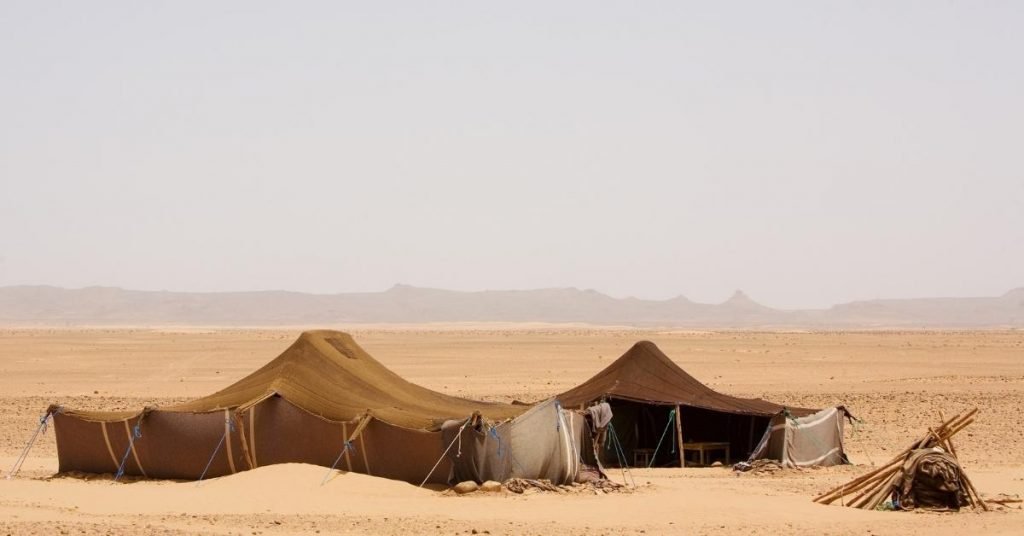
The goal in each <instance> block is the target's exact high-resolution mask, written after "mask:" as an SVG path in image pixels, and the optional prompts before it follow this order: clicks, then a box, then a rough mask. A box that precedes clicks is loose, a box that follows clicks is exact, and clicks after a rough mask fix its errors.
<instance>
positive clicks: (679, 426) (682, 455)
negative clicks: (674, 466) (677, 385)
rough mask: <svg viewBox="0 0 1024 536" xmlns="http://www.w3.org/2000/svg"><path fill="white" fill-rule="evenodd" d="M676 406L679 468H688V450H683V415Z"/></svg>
mask: <svg viewBox="0 0 1024 536" xmlns="http://www.w3.org/2000/svg"><path fill="white" fill-rule="evenodd" d="M680 409H681V408H680V406H679V404H676V443H677V444H678V445H679V467H686V450H685V449H684V448H683V414H682V412H681V411H680Z"/></svg>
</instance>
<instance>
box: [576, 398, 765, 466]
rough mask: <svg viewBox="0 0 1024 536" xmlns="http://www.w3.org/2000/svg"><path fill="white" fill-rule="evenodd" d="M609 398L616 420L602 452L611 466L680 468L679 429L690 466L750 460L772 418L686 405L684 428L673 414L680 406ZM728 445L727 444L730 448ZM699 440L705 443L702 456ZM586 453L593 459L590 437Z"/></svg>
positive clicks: (701, 443)
mask: <svg viewBox="0 0 1024 536" xmlns="http://www.w3.org/2000/svg"><path fill="white" fill-rule="evenodd" d="M608 403H609V404H610V405H611V407H612V412H613V417H612V424H611V428H610V430H609V434H608V438H607V440H606V441H605V445H604V446H603V447H602V448H601V451H600V453H599V455H600V457H601V463H602V465H604V466H606V467H619V466H621V464H622V461H623V459H624V461H625V463H626V464H627V465H628V466H630V467H638V466H639V467H646V466H651V467H679V466H680V457H679V449H680V447H679V432H682V438H683V443H684V444H685V445H687V449H685V452H684V454H685V456H686V465H687V466H698V465H701V464H704V465H710V464H712V463H714V462H721V463H723V464H727V463H732V462H736V461H738V460H745V459H747V457H748V456H749V455H750V453H751V452H752V451H753V450H754V447H755V446H757V441H758V440H759V439H760V438H761V434H762V433H763V432H764V430H765V427H766V426H768V421H769V418H768V417H761V416H756V415H736V414H731V413H724V412H720V411H713V410H707V409H702V408H694V407H688V406H681V408H680V413H681V415H682V419H681V422H680V424H681V430H677V429H676V424H675V421H674V419H672V412H673V411H674V410H675V406H667V405H658V404H646V403H642V402H633V401H630V400H621V399H609V400H608ZM616 442H617V443H616ZM723 444H727V445H728V450H726V449H725V448H724V446H723ZM698 445H704V446H705V447H706V448H705V451H704V460H703V461H702V460H701V459H700V451H699V450H698V447H697V446H698ZM691 447H692V448H691ZM583 452H584V461H586V462H587V463H593V462H594V460H593V454H592V452H593V449H592V447H591V445H590V443H589V441H588V442H587V443H586V444H585V445H584V447H583ZM726 454H728V456H729V457H728V459H727V458H726Z"/></svg>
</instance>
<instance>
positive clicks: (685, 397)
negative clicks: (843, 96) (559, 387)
mask: <svg viewBox="0 0 1024 536" xmlns="http://www.w3.org/2000/svg"><path fill="white" fill-rule="evenodd" d="M604 396H607V397H610V398H621V399H626V400H632V401H635V402H646V403H650V404H666V405H676V404H679V405H682V406H690V407H695V408H704V409H710V410H715V411H722V412H727V413H738V414H744V415H760V416H770V415H774V414H776V413H778V412H779V411H781V410H782V409H783V406H780V405H778V404H774V403H772V402H768V401H765V400H761V399H759V398H737V397H734V396H729V395H726V394H722V393H719V392H718V391H715V390H714V389H711V388H710V387H708V386H706V385H704V384H703V383H701V382H700V381H698V380H697V379H696V378H694V377H693V376H690V375H689V374H688V373H687V372H686V371H685V370H683V369H682V368H680V367H679V365H676V364H675V363H674V362H672V360H671V359H669V358H668V356H666V355H665V354H664V353H663V352H662V351H661V349H659V348H658V347H657V346H656V345H655V344H654V343H653V342H650V341H640V342H638V343H636V344H634V345H633V347H632V348H630V349H629V350H628V351H627V352H626V353H625V354H622V357H620V358H618V359H616V360H615V362H613V363H612V364H610V365H608V367H606V368H605V369H604V370H602V371H601V372H598V373H597V375H595V376H594V377H593V378H590V379H589V380H587V381H585V382H583V383H582V384H580V385H579V386H577V387H575V388H573V389H570V390H568V391H566V392H564V393H562V394H560V395H558V396H557V398H558V399H559V400H561V401H562V404H563V405H565V406H567V407H574V406H578V405H580V404H588V403H590V402H593V401H595V400H598V399H600V398H601V397H604ZM797 412H798V413H803V411H802V410H797Z"/></svg>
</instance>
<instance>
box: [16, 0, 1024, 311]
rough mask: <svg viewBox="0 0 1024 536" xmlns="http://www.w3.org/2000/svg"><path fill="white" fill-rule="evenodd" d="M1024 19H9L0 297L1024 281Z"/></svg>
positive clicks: (431, 8)
mask: <svg viewBox="0 0 1024 536" xmlns="http://www.w3.org/2000/svg"><path fill="white" fill-rule="evenodd" d="M1021 28H1024V2H967V1H964V2H956V3H953V2H939V1H925V2H820V1H808V2H793V3H790V2H749V3H745V2H744V3H740V2H700V3H686V2H675V1H673V2H663V3H662V2H649V3H634V2H622V3H617V5H612V3H611V2H593V1H590V2H536V3H532V2H521V1H520V2H479V1H471V2H409V3H390V2H358V3H356V2H353V3H350V4H345V5H341V3H340V2H323V3H318V2H266V3H264V2H256V1H251V0H250V1H245V2H238V3H229V2H165V3H161V4H158V3H155V2H66V3H64V2H51V1H47V2H39V1H28V2H23V3H18V2H11V1H5V2H3V3H2V4H0V285H13V284H51V285H60V286H71V287H79V286H88V285H111V286H121V287H127V288H135V289H168V290H200V291H207V290H256V289H287V290H299V291H310V292H339V291H364V290H383V289H385V288H387V287H389V286H391V285H392V284H394V283H407V284H412V285H420V286H433V287H442V288H450V289H461V290H479V289H516V288H536V287H555V286H558V287H561V286H576V287H580V288H595V289H597V290H600V291H603V292H607V293H609V294H611V295H614V296H627V295H633V296H638V297H645V298H668V297H671V296H675V295H678V294H684V295H686V296H688V297H690V298H691V299H694V300H697V301H707V302H718V301H722V300H725V299H726V298H727V297H728V296H729V295H730V294H731V293H732V291H733V290H735V289H737V288H741V289H743V290H745V291H746V292H747V293H748V294H750V295H751V296H752V297H753V298H754V299H756V300H758V301H760V302H762V303H765V304H768V305H772V306H778V307H809V306H823V305H828V304H831V303H834V302H841V301H849V300H854V299H865V298H875V297H915V296H935V295H950V296H970V295H998V294H1002V293H1003V292H1005V291H1006V290H1009V289H1010V288H1013V287H1018V286H1024V37H1022V36H1024V33H1022V31H1021Z"/></svg>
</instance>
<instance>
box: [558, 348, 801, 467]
mask: <svg viewBox="0 0 1024 536" xmlns="http://www.w3.org/2000/svg"><path fill="white" fill-rule="evenodd" d="M556 398H557V399H558V400H560V401H561V402H562V404H564V405H565V406H566V407H579V408H583V407H586V406H588V405H590V404H593V403H595V402H598V401H602V400H606V401H607V402H608V403H609V404H610V405H611V408H612V412H613V415H614V416H613V417H612V421H611V426H610V431H611V432H614V433H612V434H609V438H608V440H607V441H606V442H605V444H604V445H599V446H598V448H597V449H593V448H587V447H584V449H583V452H584V460H585V461H590V460H591V459H592V458H594V457H595V456H594V455H589V453H592V452H597V454H596V456H597V457H599V458H600V459H599V460H598V461H600V462H601V463H603V464H611V465H616V464H619V465H621V464H626V465H645V466H647V465H653V466H666V465H676V466H678V465H684V464H686V463H690V462H688V461H687V457H689V458H692V460H693V461H695V462H697V463H700V464H704V465H707V464H710V463H712V462H713V461H723V462H727V463H728V462H731V461H732V459H733V458H736V459H746V458H747V456H748V455H749V453H750V452H752V451H753V450H754V445H755V441H756V440H757V439H758V438H760V437H761V435H762V432H763V430H764V429H765V428H766V427H767V426H768V422H769V421H770V420H771V418H772V417H773V416H774V415H776V414H778V413H779V412H781V411H782V410H783V409H785V408H784V407H783V406H781V405H778V404H774V403H772V402H768V401H765V400H761V399H750V398H737V397H734V396H729V395H726V394H722V393H719V392H717V391H715V390H713V389H711V388H710V387H708V386H706V385H704V384H703V383H701V382H700V381H698V380H697V379H696V378H694V377H693V376H691V375H689V374H688V373H687V372H686V371H685V370H683V369H682V368H680V367H679V366H678V365H676V364H675V363H674V362H672V360H671V359H669V358H668V356H666V355H665V354H664V353H663V352H662V351H661V350H660V349H659V348H658V347H657V346H656V345H655V344H654V343H652V342H650V341H641V342H638V343H636V344H634V345H633V347H632V348H630V349H629V350H628V351H627V352H626V353H625V354H623V355H622V357H620V358H618V359H617V360H615V361H614V362H613V363H612V364H610V365H608V367H606V368H605V369H604V370H602V371H601V372H599V373H597V374H596V375H595V376H594V377H592V378H590V379H589V380H587V381H585V382H583V383H582V384H580V385H578V386H577V387H574V388H572V389H570V390H568V391H566V392H564V393H562V394H560V395H558V396H557V397H556ZM789 411H790V412H791V413H793V414H796V415H800V416H802V415H807V414H810V413H814V412H815V411H816V410H808V409H802V408H789ZM680 443H681V445H680ZM588 455H589V457H588Z"/></svg>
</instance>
